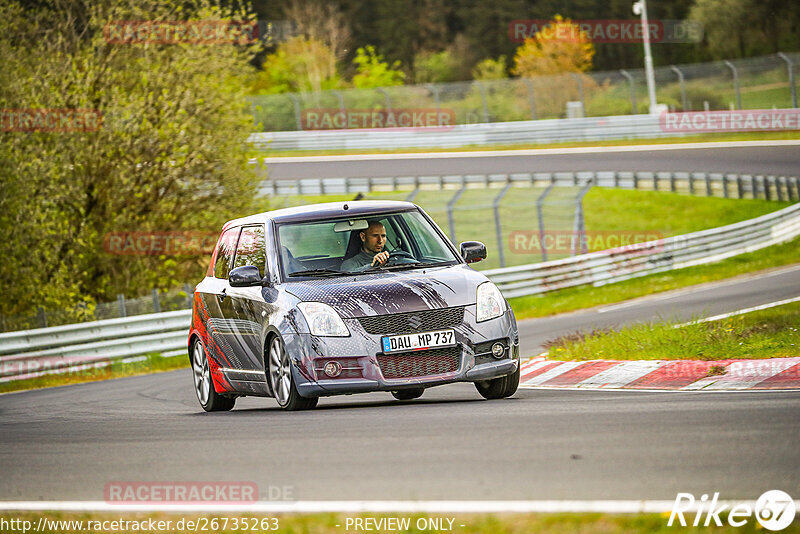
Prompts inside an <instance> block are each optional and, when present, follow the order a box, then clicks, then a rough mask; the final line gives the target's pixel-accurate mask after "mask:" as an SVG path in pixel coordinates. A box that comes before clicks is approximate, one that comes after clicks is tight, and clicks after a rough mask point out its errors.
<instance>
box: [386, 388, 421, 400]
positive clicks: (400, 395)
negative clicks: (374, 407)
mask: <svg viewBox="0 0 800 534" xmlns="http://www.w3.org/2000/svg"><path fill="white" fill-rule="evenodd" d="M423 393H425V388H413V389H400V390H397V391H392V397H394V398H395V399H397V400H399V401H407V400H412V399H416V398H419V397H421V396H422V394H423Z"/></svg>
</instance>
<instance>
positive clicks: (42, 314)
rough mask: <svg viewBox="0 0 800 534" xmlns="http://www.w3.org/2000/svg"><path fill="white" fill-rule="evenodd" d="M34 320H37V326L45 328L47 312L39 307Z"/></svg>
mask: <svg viewBox="0 0 800 534" xmlns="http://www.w3.org/2000/svg"><path fill="white" fill-rule="evenodd" d="M36 318H37V319H38V320H39V326H41V327H42V328H47V312H45V311H44V308H42V307H41V306H39V307H38V308H37V310H36Z"/></svg>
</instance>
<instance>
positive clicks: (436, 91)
mask: <svg viewBox="0 0 800 534" xmlns="http://www.w3.org/2000/svg"><path fill="white" fill-rule="evenodd" d="M424 87H425V88H427V89H428V90H429V91H430V92H432V93H433V101H434V102H436V125H437V126H441V125H442V122H441V119H440V117H441V116H442V110H441V104H440V102H439V88H438V87H437V86H436V85H434V84H432V83H426V84H425V85H424Z"/></svg>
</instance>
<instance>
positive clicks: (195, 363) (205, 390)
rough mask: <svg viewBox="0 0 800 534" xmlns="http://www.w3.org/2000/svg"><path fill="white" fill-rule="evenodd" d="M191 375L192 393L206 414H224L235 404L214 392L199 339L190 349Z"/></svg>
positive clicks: (204, 353) (206, 358) (234, 401)
mask: <svg viewBox="0 0 800 534" xmlns="http://www.w3.org/2000/svg"><path fill="white" fill-rule="evenodd" d="M192 373H193V374H194V391H195V393H197V400H198V401H200V406H202V407H203V409H204V410H205V411H207V412H226V411H228V410H230V409H232V408H233V405H234V404H236V399H235V398H229V397H223V396H222V395H220V394H219V393H217V392H216V391H215V390H214V382H213V381H212V380H211V370H210V369H209V367H208V356H207V355H206V349H205V346H204V345H203V342H202V341H200V340H199V339H198V340H196V341H195V342H194V347H192Z"/></svg>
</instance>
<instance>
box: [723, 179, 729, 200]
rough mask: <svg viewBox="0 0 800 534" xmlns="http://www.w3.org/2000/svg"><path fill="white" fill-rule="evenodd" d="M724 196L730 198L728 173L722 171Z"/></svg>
mask: <svg viewBox="0 0 800 534" xmlns="http://www.w3.org/2000/svg"><path fill="white" fill-rule="evenodd" d="M722 196H723V197H724V198H728V175H727V174H725V173H722Z"/></svg>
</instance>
